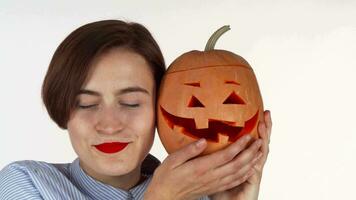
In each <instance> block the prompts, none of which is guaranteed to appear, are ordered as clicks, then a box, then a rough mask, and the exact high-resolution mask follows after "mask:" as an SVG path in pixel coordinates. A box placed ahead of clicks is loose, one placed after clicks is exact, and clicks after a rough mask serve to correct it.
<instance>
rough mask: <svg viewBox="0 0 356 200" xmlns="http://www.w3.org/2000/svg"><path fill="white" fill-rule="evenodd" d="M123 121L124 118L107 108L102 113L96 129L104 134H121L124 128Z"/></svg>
mask: <svg viewBox="0 0 356 200" xmlns="http://www.w3.org/2000/svg"><path fill="white" fill-rule="evenodd" d="M123 121H124V120H123V116H120V114H119V113H117V112H116V111H115V110H114V109H112V108H111V109H109V108H106V109H103V110H102V111H101V112H100V114H99V116H98V120H97V123H96V126H95V129H96V130H97V132H99V133H102V134H110V135H111V134H115V133H119V132H121V131H122V129H123V128H124V123H123Z"/></svg>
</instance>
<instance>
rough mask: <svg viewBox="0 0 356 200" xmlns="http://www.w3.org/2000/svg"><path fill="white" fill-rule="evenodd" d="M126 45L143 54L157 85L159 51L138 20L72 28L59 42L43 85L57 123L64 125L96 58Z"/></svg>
mask: <svg viewBox="0 0 356 200" xmlns="http://www.w3.org/2000/svg"><path fill="white" fill-rule="evenodd" d="M117 47H120V48H125V49H128V50H131V51H133V52H135V53H137V54H140V55H141V56H142V57H144V58H145V60H146V61H147V63H148V64H149V66H150V68H151V70H152V74H153V76H154V79H155V82H156V86H157V88H158V87H159V84H160V81H161V79H162V76H163V74H164V72H165V63H164V59H163V55H162V52H161V50H160V48H159V46H158V44H157V43H156V41H155V40H154V38H153V37H152V35H151V34H150V32H149V31H148V30H147V29H146V28H145V27H144V26H143V25H141V24H138V23H128V22H124V21H120V20H104V21H97V22H93V23H89V24H86V25H84V26H81V27H79V28H78V29H76V30H74V31H73V32H72V33H71V34H69V35H68V36H67V37H66V38H65V39H64V41H63V42H62V43H61V44H60V45H59V46H58V48H57V50H56V51H55V53H54V55H53V57H52V60H51V62H50V64H49V67H48V71H47V74H46V76H45V79H44V81H43V85H42V100H43V102H44V105H45V106H46V109H47V111H48V113H49V116H50V117H51V118H52V120H53V121H54V122H56V124H57V125H58V126H59V127H61V128H63V129H66V128H67V123H68V120H69V117H70V113H71V112H72V110H73V109H74V108H75V106H76V96H77V94H78V92H79V91H80V89H81V87H82V86H83V84H84V82H85V81H86V79H87V76H88V73H89V71H90V68H91V63H92V62H93V61H94V59H95V58H97V57H98V56H100V55H101V54H103V53H104V52H106V51H108V50H110V49H112V48H117Z"/></svg>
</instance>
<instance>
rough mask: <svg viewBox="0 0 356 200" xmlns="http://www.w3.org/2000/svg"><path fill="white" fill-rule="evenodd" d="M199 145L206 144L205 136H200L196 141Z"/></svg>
mask: <svg viewBox="0 0 356 200" xmlns="http://www.w3.org/2000/svg"><path fill="white" fill-rule="evenodd" d="M196 145H197V147H202V146H204V145H205V139H204V138H200V139H199V140H198V141H197V143H196Z"/></svg>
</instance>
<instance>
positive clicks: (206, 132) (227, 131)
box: [160, 106, 258, 142]
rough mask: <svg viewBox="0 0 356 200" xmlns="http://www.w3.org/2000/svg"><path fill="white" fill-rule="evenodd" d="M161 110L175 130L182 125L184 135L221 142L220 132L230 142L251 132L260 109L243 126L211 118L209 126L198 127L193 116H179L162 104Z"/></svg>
mask: <svg viewBox="0 0 356 200" xmlns="http://www.w3.org/2000/svg"><path fill="white" fill-rule="evenodd" d="M160 109H161V112H162V114H163V117H164V119H165V120H166V122H167V124H168V126H169V127H170V128H171V129H172V130H173V128H174V127H175V126H177V127H180V128H181V131H182V133H183V134H184V135H187V136H189V137H193V138H205V139H207V140H208V141H210V142H219V134H221V135H225V136H228V137H229V142H235V141H236V140H237V139H239V138H240V137H241V136H243V135H245V134H247V133H250V132H251V131H252V129H253V128H254V127H255V126H256V124H257V120H258V110H257V112H256V114H255V115H254V116H253V117H251V118H250V119H249V120H247V121H245V125H244V126H243V127H240V126H232V125H229V124H233V123H234V122H229V121H223V120H216V119H209V124H208V127H209V128H204V129H197V128H196V126H195V121H194V119H193V118H184V117H177V116H175V115H172V114H170V113H169V112H167V111H166V110H165V109H164V108H163V107H162V106H160Z"/></svg>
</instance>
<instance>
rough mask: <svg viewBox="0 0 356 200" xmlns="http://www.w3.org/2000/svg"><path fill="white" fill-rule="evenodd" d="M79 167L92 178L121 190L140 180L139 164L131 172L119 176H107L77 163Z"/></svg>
mask: <svg viewBox="0 0 356 200" xmlns="http://www.w3.org/2000/svg"><path fill="white" fill-rule="evenodd" d="M79 164H80V166H81V168H82V169H83V170H84V172H85V173H86V174H88V175H89V176H90V177H92V178H93V179H95V180H97V181H100V182H102V183H104V184H106V185H110V186H112V187H115V188H120V189H123V190H129V189H131V188H132V187H134V186H136V185H137V184H139V183H140V182H141V181H142V180H141V166H138V167H137V168H135V169H134V170H132V171H131V172H129V173H127V174H124V175H120V176H109V175H105V174H99V173H96V172H95V171H94V170H92V169H91V168H90V167H86V166H83V165H82V164H81V163H79Z"/></svg>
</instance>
